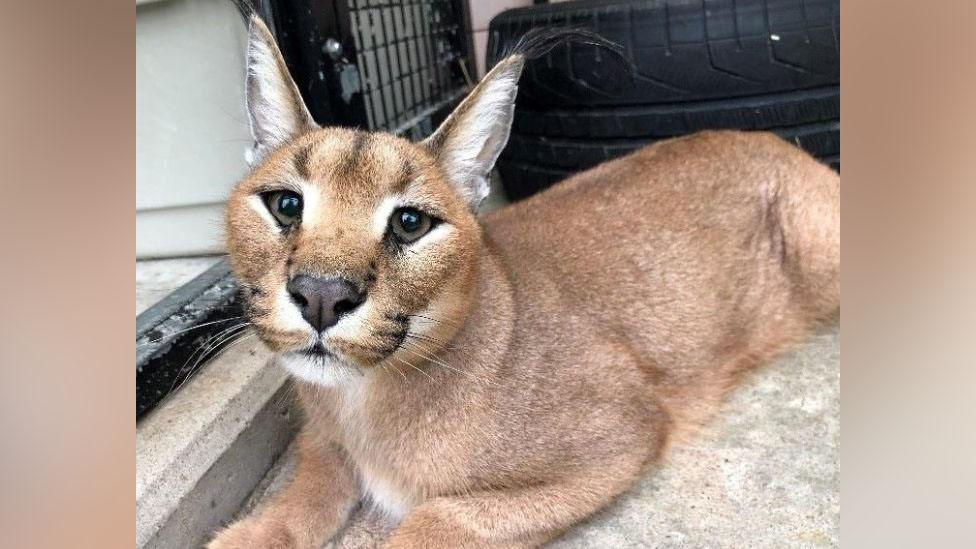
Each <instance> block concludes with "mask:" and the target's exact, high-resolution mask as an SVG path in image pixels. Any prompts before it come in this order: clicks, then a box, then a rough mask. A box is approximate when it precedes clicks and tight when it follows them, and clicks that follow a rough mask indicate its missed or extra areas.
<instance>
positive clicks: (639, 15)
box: [488, 0, 840, 107]
mask: <svg viewBox="0 0 976 549" xmlns="http://www.w3.org/2000/svg"><path fill="white" fill-rule="evenodd" d="M539 26H577V27H584V28H587V29H589V30H593V31H595V32H597V33H599V34H600V35H602V36H603V37H605V38H607V39H609V40H612V41H614V42H616V43H618V44H620V45H621V46H622V47H623V51H624V55H625V56H626V58H627V59H628V61H629V62H630V63H631V64H632V65H633V67H634V70H633V73H632V75H631V76H632V77H631V78H628V77H627V70H626V67H625V65H624V64H623V63H619V62H613V60H612V56H609V57H608V55H609V54H608V53H607V52H605V51H600V50H598V49H597V48H595V47H593V46H586V45H578V44H576V45H573V44H568V45H566V46H561V47H557V48H555V49H553V50H552V51H551V52H549V53H548V54H546V55H544V56H542V57H541V58H539V59H536V60H533V61H531V62H529V63H528V64H527V66H526V69H525V72H524V74H523V76H522V79H521V81H520V82H519V102H520V104H521V105H522V106H524V107H531V106H545V107H552V106H560V107H580V106H584V107H595V106H625V105H627V106H630V105H651V104H662V103H680V102H686V101H700V100H704V99H727V98H730V97H743V96H750V95H759V94H770V93H775V92H783V91H796V90H806V89H811V88H820V87H824V86H832V85H837V84H838V83H839V82H840V2H839V0H643V1H641V0H589V1H578V2H569V3H560V4H551V5H544V6H531V7H526V8H518V9H514V10H508V11H505V12H502V13H501V14H499V15H498V16H496V17H495V18H494V19H492V21H491V24H490V26H489V46H488V51H489V59H488V62H489V66H490V65H491V64H493V63H494V61H496V60H497V57H498V56H500V55H501V54H503V53H504V51H505V50H506V48H508V47H509V46H510V45H511V44H512V43H514V42H516V41H517V40H518V39H519V38H520V37H521V36H522V35H523V34H524V33H525V32H526V31H528V30H529V29H531V28H534V27H539Z"/></svg>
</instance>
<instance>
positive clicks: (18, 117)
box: [0, 0, 192, 548]
mask: <svg viewBox="0 0 976 549" xmlns="http://www.w3.org/2000/svg"><path fill="white" fill-rule="evenodd" d="M179 1H187V0H179ZM190 1H192V0H190ZM0 52H3V54H2V58H0V59H2V60H0V63H2V75H3V76H2V84H0V105H2V113H3V114H2V123H0V128H2V130H0V132H2V137H0V158H2V160H0V166H2V177H0V185H2V189H3V192H2V194H0V220H2V224H3V227H2V228H0V243H2V244H0V246H2V248H0V258H2V267H0V288H2V290H0V291H2V292H3V296H2V301H0V303H2V305H0V311H2V312H0V372H2V373H0V376H2V379H0V410H2V412H0V422H2V429H0V433H2V438H0V441H2V445H3V451H2V454H0V455H2V458H0V459H2V468H0V483H2V486H3V488H4V490H3V499H2V502H0V546H3V547H32V548H33V547H37V548H43V547H74V548H88V547H91V548H108V547H131V546H132V544H133V543H134V539H135V536H134V529H135V526H134V523H135V506H134V503H133V502H134V486H133V482H134V481H133V479H134V478H135V464H134V459H133V457H134V455H135V451H134V448H135V423H134V418H133V414H132V410H133V409H134V404H135V398H134V391H133V387H134V383H135V371H134V368H133V366H132V363H133V356H134V351H135V350H134V343H133V330H134V327H133V326H134V325H133V321H134V318H133V316H132V309H133V300H134V299H135V297H134V296H135V293H134V291H135V279H134V265H133V257H134V250H135V235H134V227H135V208H134V205H135V81H134V71H135V3H134V2H133V1H132V0H114V1H103V0H100V1H97V2H58V3H42V2H8V3H5V4H4V17H3V19H2V22H0Z"/></svg>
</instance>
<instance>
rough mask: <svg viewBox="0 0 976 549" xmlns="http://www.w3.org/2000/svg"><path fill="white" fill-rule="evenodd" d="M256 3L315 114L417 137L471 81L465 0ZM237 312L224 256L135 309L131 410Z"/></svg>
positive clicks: (166, 387) (164, 387)
mask: <svg viewBox="0 0 976 549" xmlns="http://www.w3.org/2000/svg"><path fill="white" fill-rule="evenodd" d="M254 7H255V9H256V11H257V12H258V13H259V15H261V16H262V17H263V18H264V19H265V21H267V22H268V26H269V27H270V28H271V31H272V32H273V33H274V34H275V38H276V40H277V41H278V44H279V46H280V47H281V51H282V55H283V56H284V57H285V61H286V63H287V64H288V68H289V70H290V72H291V74H292V77H293V78H294V80H295V83H296V85H297V86H298V88H299V91H300V92H301V94H302V96H303V98H304V99H305V102H306V104H307V105H308V107H309V110H310V111H311V113H312V116H313V117H314V118H315V120H316V121H317V122H319V123H320V124H323V125H338V126H352V127H359V128H363V129H369V130H382V131H389V132H393V133H396V134H398V135H405V136H409V137H412V138H415V139H417V138H421V137H424V136H425V135H427V134H429V133H430V132H431V131H432V129H433V128H434V127H436V125H437V124H438V123H439V122H440V121H441V120H442V119H443V118H444V117H445V116H446V115H447V114H448V113H449V112H450V110H451V109H452V108H453V107H454V106H455V105H456V103H457V102H458V101H459V100H460V98H461V97H462V96H463V95H464V93H465V92H466V91H467V88H468V85H470V84H471V76H470V75H472V74H474V72H473V71H474V66H475V64H474V57H473V52H474V46H473V43H472V35H471V30H470V29H471V22H470V14H469V12H468V4H467V2H466V1H465V0H411V1H405V2H394V1H391V0H261V1H260V2H256V5H255V6H254ZM242 80H243V78H242ZM241 314H242V313H241V310H240V304H239V300H237V299H236V288H235V285H234V281H233V276H232V275H231V273H230V268H229V266H228V265H227V262H226V260H224V261H221V262H220V263H218V264H217V265H216V266H214V267H213V268H211V269H210V270H209V271H207V272H206V273H204V274H202V275H200V276H199V277H197V278H196V279H194V280H193V281H191V282H189V283H188V284H186V285H185V286H183V287H182V288H179V289H178V290H176V291H175V292H173V293H172V294H170V295H169V296H167V297H166V298H164V299H163V300H162V301H160V302H159V303H157V304H156V305H153V306H152V307H150V308H149V309H147V310H146V311H145V312H143V313H142V314H140V315H138V316H137V317H136V416H137V417H138V416H140V415H142V414H144V413H146V412H147V411H149V410H151V409H152V408H153V407H155V406H156V405H157V404H159V402H161V401H162V400H163V399H164V398H166V396H167V395H168V394H170V393H171V392H172V391H174V390H175V389H177V388H179V387H180V386H181V385H182V384H183V383H184V382H185V381H186V380H187V379H188V378H189V377H190V376H191V375H193V374H194V373H195V372H196V371H197V369H198V368H197V367H198V366H199V365H201V364H203V363H205V361H206V360H207V359H208V358H209V357H212V356H214V355H215V354H216V353H218V352H220V351H221V350H222V349H223V348H224V347H225V346H226V343H227V342H228V341H230V340H231V338H230V337H228V336H227V335H226V334H228V333H233V332H232V331H233V330H234V328H233V326H235V325H236V324H238V322H236V319H239V318H240V315H241Z"/></svg>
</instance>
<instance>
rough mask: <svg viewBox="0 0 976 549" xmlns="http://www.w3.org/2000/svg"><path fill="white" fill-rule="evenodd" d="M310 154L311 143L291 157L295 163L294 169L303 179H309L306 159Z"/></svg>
mask: <svg viewBox="0 0 976 549" xmlns="http://www.w3.org/2000/svg"><path fill="white" fill-rule="evenodd" d="M311 154H312V145H306V146H304V147H302V148H301V149H299V150H298V152H297V153H295V158H294V159H293V161H294V163H295V171H296V172H298V175H299V176H301V177H302V178H304V179H309V178H310V176H309V171H308V159H309V157H310V156H311Z"/></svg>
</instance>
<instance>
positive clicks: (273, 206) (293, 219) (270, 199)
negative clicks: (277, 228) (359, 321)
mask: <svg viewBox="0 0 976 549" xmlns="http://www.w3.org/2000/svg"><path fill="white" fill-rule="evenodd" d="M261 197H262V198H263V199H264V203H265V205H267V206H268V211H269V212H271V215H272V216H274V218H275V220H277V221H278V223H280V224H281V226H282V227H290V226H292V225H295V224H297V223H298V222H299V221H301V218H302V205H303V204H302V195H300V194H298V193H296V192H294V191H272V192H268V193H264V194H262V195H261Z"/></svg>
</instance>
